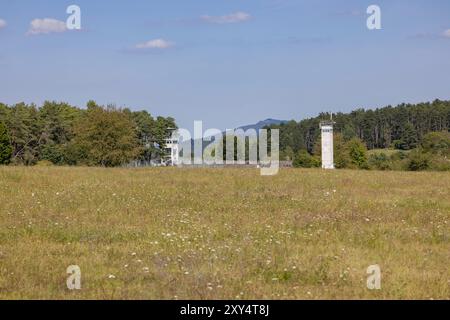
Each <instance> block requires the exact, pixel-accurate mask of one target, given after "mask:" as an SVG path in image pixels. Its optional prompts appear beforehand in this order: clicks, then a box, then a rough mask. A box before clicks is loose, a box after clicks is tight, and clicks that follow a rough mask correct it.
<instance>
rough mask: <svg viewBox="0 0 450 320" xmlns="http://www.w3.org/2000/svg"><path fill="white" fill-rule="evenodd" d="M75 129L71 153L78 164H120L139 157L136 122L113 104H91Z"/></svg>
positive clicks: (110, 165)
mask: <svg viewBox="0 0 450 320" xmlns="http://www.w3.org/2000/svg"><path fill="white" fill-rule="evenodd" d="M74 133H75V137H74V138H73V140H72V142H71V145H70V151H69V154H70V155H71V159H72V162H74V163H77V164H86V165H100V166H105V167H112V166H119V165H122V164H126V163H127V162H130V161H131V160H134V159H136V157H137V156H138V155H139V154H140V152H141V149H140V147H139V144H138V140H137V137H136V127H135V124H134V123H133V122H132V120H131V119H130V118H129V116H128V115H126V114H125V113H124V112H123V111H122V110H119V109H116V108H114V107H107V108H103V107H99V106H97V105H92V104H91V105H90V106H88V110H87V112H86V113H85V114H84V115H83V116H82V117H81V118H80V119H79V121H78V122H77V123H76V124H75V127H74Z"/></svg>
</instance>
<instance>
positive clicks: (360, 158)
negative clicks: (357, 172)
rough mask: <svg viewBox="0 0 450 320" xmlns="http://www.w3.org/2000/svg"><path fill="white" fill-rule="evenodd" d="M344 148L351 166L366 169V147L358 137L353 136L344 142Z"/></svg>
mask: <svg viewBox="0 0 450 320" xmlns="http://www.w3.org/2000/svg"><path fill="white" fill-rule="evenodd" d="M345 150H346V152H347V153H348V155H349V157H350V162H351V164H352V166H354V167H356V168H359V169H368V168H369V166H368V163H367V148H366V145H365V144H364V143H363V142H362V141H361V140H360V139H358V138H353V139H351V140H350V141H348V142H347V143H346V144H345Z"/></svg>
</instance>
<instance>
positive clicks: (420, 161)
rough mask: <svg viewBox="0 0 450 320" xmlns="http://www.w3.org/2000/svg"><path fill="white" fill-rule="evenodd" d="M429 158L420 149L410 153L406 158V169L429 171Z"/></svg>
mask: <svg viewBox="0 0 450 320" xmlns="http://www.w3.org/2000/svg"><path fill="white" fill-rule="evenodd" d="M430 164H431V157H430V155H429V154H428V153H425V152H423V150H422V149H415V150H413V151H411V153H410V154H409V157H408V164H407V169H408V170H410V171H423V170H427V169H430Z"/></svg>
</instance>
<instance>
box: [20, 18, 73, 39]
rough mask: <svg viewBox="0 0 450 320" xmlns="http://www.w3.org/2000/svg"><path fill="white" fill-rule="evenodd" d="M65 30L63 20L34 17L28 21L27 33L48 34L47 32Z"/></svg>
mask: <svg viewBox="0 0 450 320" xmlns="http://www.w3.org/2000/svg"><path fill="white" fill-rule="evenodd" d="M64 31H67V27H66V23H65V22H63V21H59V20H55V19H50V18H45V19H34V20H33V21H31V23H30V29H29V30H28V33H27V34H30V35H37V34H48V33H61V32H64Z"/></svg>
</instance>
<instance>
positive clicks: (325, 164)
mask: <svg viewBox="0 0 450 320" xmlns="http://www.w3.org/2000/svg"><path fill="white" fill-rule="evenodd" d="M333 125H334V122H333V121H332V120H330V121H322V122H320V130H321V133H322V168H323V169H334V152H333V148H334V146H333Z"/></svg>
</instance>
